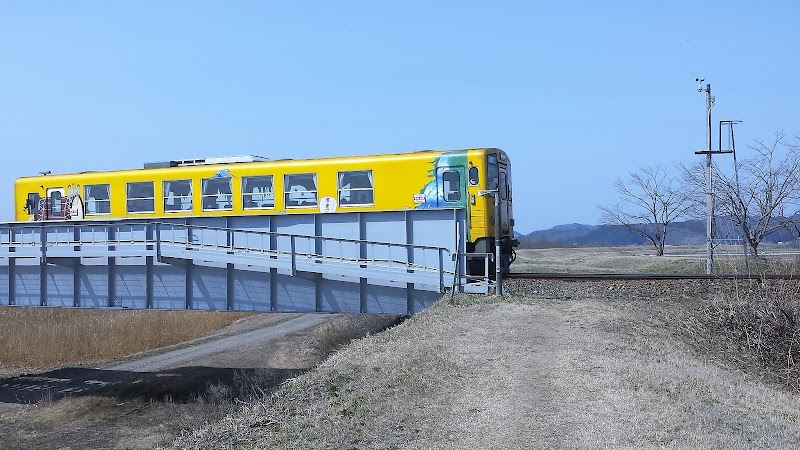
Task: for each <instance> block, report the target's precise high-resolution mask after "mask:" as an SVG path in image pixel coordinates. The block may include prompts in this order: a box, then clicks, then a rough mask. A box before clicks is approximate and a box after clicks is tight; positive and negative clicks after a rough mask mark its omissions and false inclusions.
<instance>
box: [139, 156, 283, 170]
mask: <svg viewBox="0 0 800 450" xmlns="http://www.w3.org/2000/svg"><path fill="white" fill-rule="evenodd" d="M261 161H269V158H265V157H263V156H255V155H240V156H212V157H209V158H196V159H174V160H172V161H163V162H154V163H145V165H144V168H145V169H156V168H159V167H180V166H200V165H205V164H233V163H244V162H261Z"/></svg>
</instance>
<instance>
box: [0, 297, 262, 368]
mask: <svg viewBox="0 0 800 450" xmlns="http://www.w3.org/2000/svg"><path fill="white" fill-rule="evenodd" d="M252 315H253V313H249V312H227V311H225V312H208V311H158V310H90V309H68V308H30V307H0V330H3V332H2V333H0V370H2V369H3V368H5V372H6V373H8V372H13V371H19V370H23V369H35V368H48V367H54V366H60V365H65V364H76V363H86V362H91V361H98V360H104V359H111V358H118V357H121V356H126V355H131V354H135V353H139V352H143V351H146V350H151V349H156V348H160V347H165V346H169V345H173V344H177V343H180V342H184V341H188V340H192V339H195V338H198V337H200V336H203V335H205V334H207V333H210V332H212V331H214V330H217V329H219V328H222V327H224V326H226V325H229V324H231V323H233V322H234V321H236V320H238V319H242V318H245V317H249V316H252Z"/></svg>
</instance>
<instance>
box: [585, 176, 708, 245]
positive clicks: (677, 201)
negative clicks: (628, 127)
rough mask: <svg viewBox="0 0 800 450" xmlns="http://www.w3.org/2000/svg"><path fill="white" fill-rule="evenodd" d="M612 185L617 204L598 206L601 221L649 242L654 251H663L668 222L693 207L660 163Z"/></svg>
mask: <svg viewBox="0 0 800 450" xmlns="http://www.w3.org/2000/svg"><path fill="white" fill-rule="evenodd" d="M614 188H615V189H616V191H617V192H618V193H619V195H620V198H621V200H622V201H621V203H618V204H616V205H614V206H600V209H601V210H602V211H603V216H602V217H601V221H602V222H603V223H605V224H609V225H620V226H622V227H624V228H625V229H627V230H628V231H630V232H632V233H634V234H637V235H639V236H641V237H643V238H645V239H647V240H648V241H650V243H651V244H653V247H655V249H656V254H657V255H658V256H662V255H663V254H664V244H665V242H666V240H667V230H668V229H669V225H670V224H671V223H672V222H674V221H675V220H676V219H679V218H682V217H684V216H685V215H686V213H687V212H688V211H689V210H690V208H692V207H693V202H692V201H691V198H690V196H689V193H690V192H689V191H687V190H686V189H682V188H681V186H680V183H679V181H678V180H677V179H676V178H675V177H674V176H673V175H672V173H671V171H670V170H669V169H668V168H665V167H664V166H651V167H645V168H642V169H640V170H639V172H634V173H631V174H630V176H629V178H628V180H627V181H626V182H625V181H622V179H619V178H618V179H617V181H616V182H615V183H614Z"/></svg>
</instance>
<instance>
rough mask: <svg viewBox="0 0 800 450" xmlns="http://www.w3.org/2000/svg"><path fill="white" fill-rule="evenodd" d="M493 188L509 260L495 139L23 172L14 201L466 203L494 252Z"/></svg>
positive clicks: (144, 214)
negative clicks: (380, 150) (388, 150)
mask: <svg viewBox="0 0 800 450" xmlns="http://www.w3.org/2000/svg"><path fill="white" fill-rule="evenodd" d="M495 192H497V194H498V195H499V199H498V203H499V207H500V214H499V217H500V218H501V219H500V222H501V223H500V227H499V228H500V239H501V243H502V249H503V254H504V263H505V264H504V265H507V264H508V263H510V262H511V260H513V247H514V246H515V245H516V241H515V240H514V231H513V226H514V219H513V208H512V189H511V162H510V160H509V158H508V156H507V155H506V154H505V152H503V151H502V150H499V149H494V148H478V149H467V150H449V151H436V150H425V151H419V152H413V153H399V154H381V155H370V156H348V157H334V158H315V159H286V160H267V159H265V158H260V157H253V156H246V157H225V158H205V159H194V160H177V161H167V162H162V163H151V164H145V166H144V167H143V168H141V169H132V170H116V171H107V172H81V173H73V174H56V175H51V174H47V175H39V176H30V177H22V178H19V179H17V180H16V181H15V183H14V196H15V202H14V203H15V219H16V220H17V221H31V220H115V219H127V218H152V219H154V220H157V219H158V218H164V217H170V218H172V217H185V216H231V215H241V216H245V215H270V214H335V213H343V212H367V211H399V210H410V209H430V208H464V209H467V221H468V226H467V240H468V244H467V247H468V248H467V250H468V252H479V253H493V252H494V245H495V241H494V238H495V236H496V228H497V227H496V225H495V220H494V217H495V216H496V213H495V211H496V209H495V198H494V193H495ZM487 194H488V195H487Z"/></svg>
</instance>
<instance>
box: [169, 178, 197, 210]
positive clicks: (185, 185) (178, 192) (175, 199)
mask: <svg viewBox="0 0 800 450" xmlns="http://www.w3.org/2000/svg"><path fill="white" fill-rule="evenodd" d="M162 187H163V188H164V211H167V212H170V211H191V209H192V180H169V181H164V182H163V183H162Z"/></svg>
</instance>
